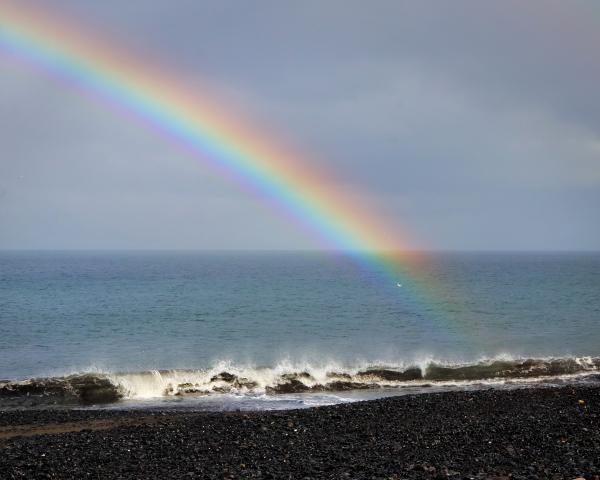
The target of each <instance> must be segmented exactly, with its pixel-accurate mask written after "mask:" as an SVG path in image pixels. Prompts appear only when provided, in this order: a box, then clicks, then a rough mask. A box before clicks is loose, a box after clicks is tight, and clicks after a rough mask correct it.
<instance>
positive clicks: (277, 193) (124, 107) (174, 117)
mask: <svg viewBox="0 0 600 480" xmlns="http://www.w3.org/2000/svg"><path fill="white" fill-rule="evenodd" d="M0 50H4V51H5V52H8V53H10V54H11V55H13V56H15V57H17V58H19V59H21V60H25V61H26V62H28V63H30V64H33V65H34V66H36V67H38V68H41V69H43V70H44V71H48V72H49V73H51V74H52V75H53V76H57V77H59V78H61V79H63V80H66V81H68V82H69V84H73V85H74V86H75V87H77V88H78V89H79V90H82V91H85V92H86V93H88V94H92V95H93V96H94V97H95V98H97V99H99V100H100V101H102V102H103V103H107V104H108V106H109V107H112V108H115V107H116V109H117V110H118V111H120V112H124V113H125V114H126V115H127V116H129V117H134V118H135V120H136V121H138V122H140V123H142V124H144V125H145V126H146V127H149V128H150V129H152V130H154V131H158V132H160V134H161V135H162V136H163V137H165V138H166V139H167V140H169V141H170V142H172V143H174V144H176V145H177V146H179V147H181V148H183V150H185V151H186V152H187V153H188V154H191V155H192V156H193V157H194V158H196V159H199V160H201V161H202V162H203V163H204V164H205V165H209V166H210V167H212V168H213V169H216V170H217V171H218V172H220V173H221V174H222V175H224V176H226V177H227V178H229V179H232V180H234V181H235V182H237V184H238V185H239V186H241V187H242V188H244V189H247V190H250V191H252V192H254V193H255V194H256V195H258V196H259V197H260V198H261V199H262V200H264V202H265V203H266V204H267V205H269V206H271V207H272V208H275V209H276V210H279V211H280V212H282V213H283V215H284V216H285V217H286V218H287V219H288V220H290V221H291V222H293V223H294V224H296V225H297V226H298V227H299V228H300V229H301V230H304V231H307V232H310V233H311V234H312V235H313V236H314V237H315V238H318V239H319V240H320V241H321V242H323V244H324V246H325V247H326V248H327V249H331V250H334V251H337V252H342V253H343V254H345V255H349V256H351V257H352V258H353V259H354V261H355V262H356V263H358V264H359V265H360V266H361V267H363V268H365V269H367V270H368V271H370V272H375V273H376V274H383V275H384V276H385V277H387V279H388V280H389V285H390V288H393V289H394V290H395V291H396V293H397V294H399V292H402V293H404V292H405V291H407V292H410V295H411V297H414V299H415V300H416V301H417V303H423V304H426V305H428V306H431V304H432V300H431V297H432V292H433V291H434V287H432V286H431V285H428V281H424V280H423V278H420V273H419V271H418V268H417V267H415V265H416V264H418V262H415V261H414V259H415V255H413V254H408V252H410V251H411V250H412V248H411V247H409V245H410V242H409V241H408V238H409V237H408V235H407V232H406V231H404V230H403V231H400V229H399V228H397V227H396V226H394V225H391V224H390V222H387V221H385V220H384V219H383V218H382V217H381V216H380V215H377V214H376V213H375V212H374V211H371V210H367V209H365V208H364V207H363V206H362V205H359V204H358V203H357V202H356V201H355V200H353V199H351V198H349V197H348V195H347V194H346V193H345V192H342V191H341V190H340V189H339V188H338V187H337V186H336V183H335V182H334V181H333V180H332V178H331V176H330V175H329V174H328V173H326V172H324V171H323V170H321V169H319V168H317V167H316V166H315V165H314V164H312V163H311V162H310V161H308V159H307V158H306V157H305V156H303V155H302V154H301V153H299V152H296V151H292V150H291V149H289V148H287V147H284V146H282V145H280V144H278V143H277V142H276V141H275V138H276V135H274V134H272V133H270V132H266V131H265V132H262V131H260V132H259V131H257V130H256V129H254V128H253V127H251V126H250V122H243V121H240V116H239V115H232V114H231V113H230V110H231V109H228V108H225V107H224V103H223V102H222V101H220V100H217V99H214V98H212V97H211V95H209V94H205V95H199V94H198V92H204V91H205V89H204V88H195V89H193V90H192V89H190V88H187V87H186V84H185V82H183V81H182V80H181V79H179V78H178V77H177V76H176V75H174V74H173V73H172V72H170V71H167V70H166V69H164V68H161V67H160V66H159V65H156V64H154V63H153V62H144V61H142V60H140V59H139V58H138V57H136V56H134V55H130V54H127V52H125V50H124V49H123V48H122V47H121V46H116V45H113V44H111V43H110V41H109V40H108V39H102V40H98V39H97V37H96V36H94V35H92V34H90V33H89V32H88V31H86V29H85V28H83V27H82V25H81V24H80V22H77V21H75V20H74V19H66V18H64V17H58V16H56V15H53V14H51V13H50V12H47V11H44V10H38V9H32V8H27V7H25V6H24V5H23V4H20V5H15V4H13V3H10V2H5V3H2V5H0ZM313 163H314V162H313ZM396 284H402V286H403V288H402V290H398V289H397V288H396ZM407 287H408V288H407ZM426 290H427V291H426ZM429 313H432V312H431V311H429Z"/></svg>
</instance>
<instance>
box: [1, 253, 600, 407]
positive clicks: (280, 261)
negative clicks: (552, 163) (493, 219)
mask: <svg viewBox="0 0 600 480" xmlns="http://www.w3.org/2000/svg"><path fill="white" fill-rule="evenodd" d="M398 284H399V285H401V286H398ZM433 285H436V287H435V288H434V287H433ZM415 292H418V295H416V294H414V293H415ZM440 292H442V293H440ZM599 374H600V254H597V253H443V254H442V253H438V254H430V255H428V256H427V258H426V260H424V261H423V262H422V263H421V264H420V265H419V267H418V275H416V276H415V275H412V276H411V275H399V277H398V279H391V278H390V277H389V276H386V275H383V274H380V272H378V271H377V269H376V268H371V269H366V270H365V269H362V268H361V267H359V266H357V265H356V264H355V263H354V262H353V261H352V260H351V259H350V258H348V257H346V256H344V255H340V254H327V253H156V252H153V253H132V252H118V253H117V252H95V253H94V252H59V253H49V252H40V253H32V252H3V253H0V408H2V406H3V405H4V406H19V405H21V406H36V405H46V404H60V405H63V404H70V403H74V404H106V403H108V404H110V405H123V404H124V403H125V404H127V405H130V406H131V405H138V406H139V405H142V406H143V405H147V404H148V405H150V404H151V405H156V404H157V402H162V403H161V405H163V406H164V405H179V406H189V405H195V406H200V407H199V408H234V407H235V408H237V407H241V408H289V407H293V406H306V405H311V404H324V403H335V402H337V401H345V400H351V399H355V398H368V397H369V396H374V395H380V394H383V393H384V392H385V393H386V394H389V393H390V392H391V391H394V390H396V391H397V390H398V389H405V390H406V391H414V390H415V389H425V388H430V389H431V388H434V389H435V388H443V387H446V388H466V387H469V386H471V385H482V384H498V385H506V384H518V383H519V382H525V383H526V382H536V381H542V382H544V381H545V382H548V381H552V382H555V381H562V380H564V379H565V378H567V379H571V380H572V379H579V380H581V379H587V380H589V381H597V379H598V376H599ZM32 379H34V380H32ZM357 392H362V394H360V393H357ZM128 402H129V403H128ZM169 402H171V403H169ZM203 402H204V403H203ZM203 405H204V407H203ZM215 405H218V407H215ZM265 405H266V407H265Z"/></svg>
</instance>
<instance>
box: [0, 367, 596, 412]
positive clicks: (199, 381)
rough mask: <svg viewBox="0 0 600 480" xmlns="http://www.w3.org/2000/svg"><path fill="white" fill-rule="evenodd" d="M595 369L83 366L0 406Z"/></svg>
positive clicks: (24, 389) (590, 370)
mask: <svg viewBox="0 0 600 480" xmlns="http://www.w3.org/2000/svg"><path fill="white" fill-rule="evenodd" d="M590 374H592V375H593V374H600V357H595V358H591V357H584V358H553V359H520V360H498V359H494V360H488V361H482V362H478V363H473V364H442V363H435V362H429V363H427V364H425V365H422V366H417V365H413V366H408V367H399V366H390V365H381V366H376V365H363V366H362V368H361V367H357V368H341V367H340V368H338V367H334V368H332V367H331V366H330V367H312V366H303V367H302V368H297V367H293V366H290V365H285V364H283V365H277V366H274V367H258V368H256V367H239V366H234V365H227V364H218V365H216V366H215V367H213V368H211V369H204V370H149V371H142V372H126V373H83V374H74V375H69V376H65V377H52V378H39V379H30V380H25V381H4V382H0V406H3V405H4V406H25V407H27V406H36V405H69V404H99V403H112V402H117V401H119V400H123V399H144V398H157V397H169V396H174V397H175V396H193V395H220V394H221V395H222V394H241V395H244V394H269V395H276V394H290V393H305V392H306V393H310V392H336V391H347V390H363V389H377V388H401V387H406V386H415V385H421V386H425V385H435V384H440V385H443V384H448V383H463V384H465V385H468V384H477V383H481V382H486V381H492V382H494V381H495V382H500V383H504V382H507V381H520V380H522V381H534V380H535V379H548V378H552V377H563V376H569V375H590Z"/></svg>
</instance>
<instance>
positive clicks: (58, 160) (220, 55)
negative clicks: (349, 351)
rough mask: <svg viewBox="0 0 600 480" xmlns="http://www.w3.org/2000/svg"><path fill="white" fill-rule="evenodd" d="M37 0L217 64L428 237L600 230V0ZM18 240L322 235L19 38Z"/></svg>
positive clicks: (8, 98) (362, 193) (523, 237)
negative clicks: (42, 67) (60, 78)
mask: <svg viewBox="0 0 600 480" xmlns="http://www.w3.org/2000/svg"><path fill="white" fill-rule="evenodd" d="M26 3H28V4H32V5H36V2H34V1H27V2H26ZM37 4H38V5H40V6H43V7H44V8H50V7H52V9H53V10H55V11H57V12H61V13H64V15H66V16H69V17H71V18H75V19H77V21H78V22H80V23H81V24H82V25H90V27H92V28H93V30H95V31H97V32H102V33H103V34H106V35H107V36H109V37H110V38H111V39H112V41H113V42H115V41H116V42H117V43H118V44H119V45H122V46H123V48H124V49H126V50H129V49H130V50H132V51H139V52H152V54H153V55H154V56H155V57H157V58H159V59H162V61H163V62H164V65H168V68H169V69H173V70H175V71H176V72H177V73H178V75H180V76H182V77H183V78H185V79H186V81H187V82H188V83H189V84H190V85H195V82H199V80H200V79H202V80H203V81H208V82H209V83H210V84H211V85H213V86H214V87H215V89H217V90H218V91H219V93H220V95H221V96H222V97H223V98H226V99H227V101H228V102H229V103H232V104H234V105H236V106H237V108H238V109H239V110H240V111H242V112H244V114H246V116H247V117H249V118H252V119H254V120H255V121H256V123H257V124H260V125H265V126H267V130H268V131H269V132H275V133H271V134H273V135H275V136H277V137H278V138H280V139H285V141H286V142H289V143H291V144H292V145H294V146H296V147H298V148H300V149H301V150H302V151H304V152H310V155H307V157H308V159H309V161H313V162H315V163H323V164H324V166H325V168H326V169H328V170H330V171H332V172H333V173H334V176H335V178H336V179H337V180H338V181H339V184H340V187H342V188H343V189H344V190H345V191H347V192H349V194H350V195H352V196H353V198H355V199H356V201H358V202H367V203H368V204H369V205H375V206H376V208H377V209H378V210H379V212H381V214H383V215H384V216H385V217H386V218H388V219H389V220H390V221H391V222H394V223H395V224H397V225H399V226H400V227H401V228H402V229H405V230H406V231H407V232H410V234H411V235H412V236H413V237H415V238H417V239H418V245H416V246H417V247H427V248H436V249H493V250H499V249H501V250H504V249H525V250H531V249H535V250H557V249H559V250H561V249H570V250H579V249H588V250H589V249H596V250H598V249H600V221H599V220H600V89H599V87H598V86H599V85H600V54H599V45H600V7H599V6H598V4H597V3H596V2H595V1H593V0H590V1H587V2H585V1H570V2H562V1H558V0H557V1H552V0H544V1H539V2H537V1H526V2H523V1H516V0H515V1H509V0H503V1H497V2H480V1H476V0H474V1H454V2H442V1H439V2H428V1H421V0H419V1H416V0H415V1H414V2H402V1H399V0H391V1H389V2H388V1H372V2H364V1H350V0H343V1H331V0H315V1H301V2H291V1H289V2H282V1H279V0H274V1H259V0H253V1H252V2H246V1H241V0H238V1H227V0H215V1H199V0H177V1H173V0H128V1H126V2H123V1H122V0H103V1H102V2H98V1H96V0H43V1H41V0H40V1H39V2H37ZM0 248H36V249H37V248H48V249H69V248H94V249H104V248H127V249H134V248H144V249H155V248H156V249H162V248H167V249H178V248H183V249H212V248H219V249H223V248H226V249H229V248H231V249H305V248H319V243H318V242H315V241H314V239H311V238H308V237H307V236H306V235H305V234H304V233H303V232H302V231H300V230H298V228H297V227H296V226H295V225H294V224H292V223H289V222H288V221H287V220H286V219H285V218H283V217H280V216H278V215H277V214H276V213H274V212H273V211H271V210H269V209H268V208H265V207H264V205H262V203H261V201H260V200H258V199H257V198H253V197H251V196H249V195H248V194H247V193H245V192H243V191H241V190H240V189H239V188H238V187H237V186H236V185H234V184H231V183H229V182H228V181H227V180H225V179H221V178H219V177H217V176H215V174H214V173H212V172H211V171H210V170H209V169H207V168H206V167H205V166H204V165H203V164H202V163H201V162H199V161H193V160H191V159H190V158H188V157H185V156H184V155H182V154H181V153H180V152H179V151H178V150H177V149H176V148H174V147H172V146H171V145H169V144H168V143H166V142H165V141H164V140H163V139H161V138H156V137H155V136H154V135H153V134H152V133H150V132H148V131H147V130H145V129H144V128H143V127H141V126H140V125H138V124H135V123H132V122H131V121H129V120H126V119H124V118H120V117H118V116H116V115H115V114H114V113H113V112H111V111H109V110H107V109H105V108H104V107H103V106H102V105H101V104H100V103H97V102H94V101H92V100H90V99H89V98H86V97H82V96H81V95H80V94H78V93H77V92H76V91H75V90H74V89H70V88H65V86H64V84H62V83H60V82H55V81H52V80H51V79H49V78H47V77H42V76H40V75H39V72H37V71H36V70H34V69H31V68H28V67H27V66H26V65H23V64H19V63H17V62H14V61H13V60H11V59H10V58H9V57H8V56H7V55H5V54H3V53H2V52H0Z"/></svg>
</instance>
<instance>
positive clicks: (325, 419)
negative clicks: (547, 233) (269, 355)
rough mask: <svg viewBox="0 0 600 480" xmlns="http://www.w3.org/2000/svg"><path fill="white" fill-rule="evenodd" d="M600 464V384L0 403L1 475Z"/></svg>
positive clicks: (393, 471) (546, 469) (561, 474)
mask: <svg viewBox="0 0 600 480" xmlns="http://www.w3.org/2000/svg"><path fill="white" fill-rule="evenodd" d="M599 475H600V387H581V386H574V387H561V388H539V389H520V390H510V391H506V390H485V391H477V392H473V391H471V392H447V393H431V394H423V395H411V396H404V397H395V398H386V399H381V400H373V401H368V402H359V403H354V404H345V405H337V406H329V407H319V408H313V409H307V410H293V411H292V410H290V411H283V412H281V411H280V412H252V413H247V412H245V413H242V412H236V413H189V412H187V413H186V412H180V413H177V412H160V411H153V412H150V411H135V412H127V411H97V410H87V411H86V410H84V411H82V410H60V411H53V410H21V411H5V412H0V478H2V479H17V478H18V479H22V478H27V479H29V478H94V479H105V478H178V479H181V478H274V479H280V478H293V479H296V478H298V479H302V478H335V479H337V478H351V479H362V478H378V479H403V478H515V479H519V478H522V479H534V478H556V479H559V478H560V479H562V478H578V477H583V478H586V479H598V478H600V477H599Z"/></svg>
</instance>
